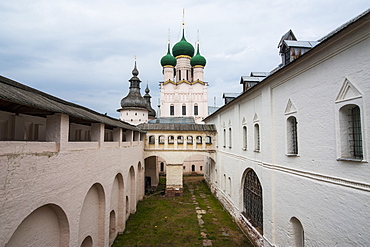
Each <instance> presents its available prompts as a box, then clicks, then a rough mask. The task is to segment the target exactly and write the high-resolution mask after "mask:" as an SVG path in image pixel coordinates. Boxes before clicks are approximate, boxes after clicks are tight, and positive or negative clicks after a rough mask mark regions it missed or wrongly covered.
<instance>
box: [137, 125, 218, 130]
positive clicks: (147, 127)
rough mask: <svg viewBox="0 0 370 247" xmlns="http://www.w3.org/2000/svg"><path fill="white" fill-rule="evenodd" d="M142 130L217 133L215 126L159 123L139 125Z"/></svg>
mask: <svg viewBox="0 0 370 247" xmlns="http://www.w3.org/2000/svg"><path fill="white" fill-rule="evenodd" d="M138 127H139V128H140V129H143V130H146V131H149V130H159V131H211V132H216V131H217V130H216V126H215V125H213V124H195V123H194V124H180V123H173V124H163V123H162V124H159V123H142V124H139V125H138Z"/></svg>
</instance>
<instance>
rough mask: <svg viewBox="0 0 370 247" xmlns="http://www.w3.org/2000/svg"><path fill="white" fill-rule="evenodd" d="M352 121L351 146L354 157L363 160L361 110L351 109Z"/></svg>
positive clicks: (357, 108)
mask: <svg viewBox="0 0 370 247" xmlns="http://www.w3.org/2000/svg"><path fill="white" fill-rule="evenodd" d="M350 115H351V121H350V130H351V131H350V146H351V150H352V151H351V153H352V156H353V157H354V158H356V159H362V158H363V153H362V131H361V115H360V108H359V107H358V106H355V107H353V108H352V109H351V114H350Z"/></svg>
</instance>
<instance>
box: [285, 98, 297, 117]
mask: <svg viewBox="0 0 370 247" xmlns="http://www.w3.org/2000/svg"><path fill="white" fill-rule="evenodd" d="M296 112H297V107H296V106H295V105H294V103H293V101H292V100H291V99H289V100H288V103H287V105H286V107H285V115H289V114H293V113H296Z"/></svg>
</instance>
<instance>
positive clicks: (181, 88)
mask: <svg viewBox="0 0 370 247" xmlns="http://www.w3.org/2000/svg"><path fill="white" fill-rule="evenodd" d="M198 51H199V44H198ZM198 56H200V54H198ZM191 59H192V57H190V56H188V55H179V56H177V57H176V66H175V67H174V66H172V65H165V66H163V75H164V81H163V82H161V83H160V91H161V96H160V111H159V112H160V117H194V119H195V122H196V123H201V122H202V120H203V119H204V118H205V117H207V116H208V95H207V87H208V84H207V83H206V82H204V66H203V65H194V66H192V65H191V64H190V61H191ZM204 63H205V60H204Z"/></svg>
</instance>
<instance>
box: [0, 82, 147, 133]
mask: <svg viewBox="0 0 370 247" xmlns="http://www.w3.org/2000/svg"><path fill="white" fill-rule="evenodd" d="M0 110H3V111H8V112H13V113H22V114H28V115H33V116H40V117H46V116H47V115H51V114H54V113H64V114H67V115H69V117H70V120H71V121H73V122H76V123H81V124H89V123H103V124H106V125H108V126H111V127H119V128H124V129H129V130H134V131H140V132H145V131H142V130H140V129H138V128H137V127H135V126H133V125H131V124H128V123H126V122H123V121H120V120H118V119H114V118H112V117H109V116H106V115H104V114H100V113H98V112H95V111H93V110H91V109H88V108H86V107H83V106H80V105H77V104H74V103H71V102H68V101H65V100H62V99H60V98H57V97H54V96H52V95H50V94H46V93H44V92H41V91H39V90H36V89H34V88H31V87H28V86H26V85H23V84H21V83H18V82H16V81H13V80H11V79H9V78H6V77H3V76H1V75H0Z"/></svg>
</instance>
